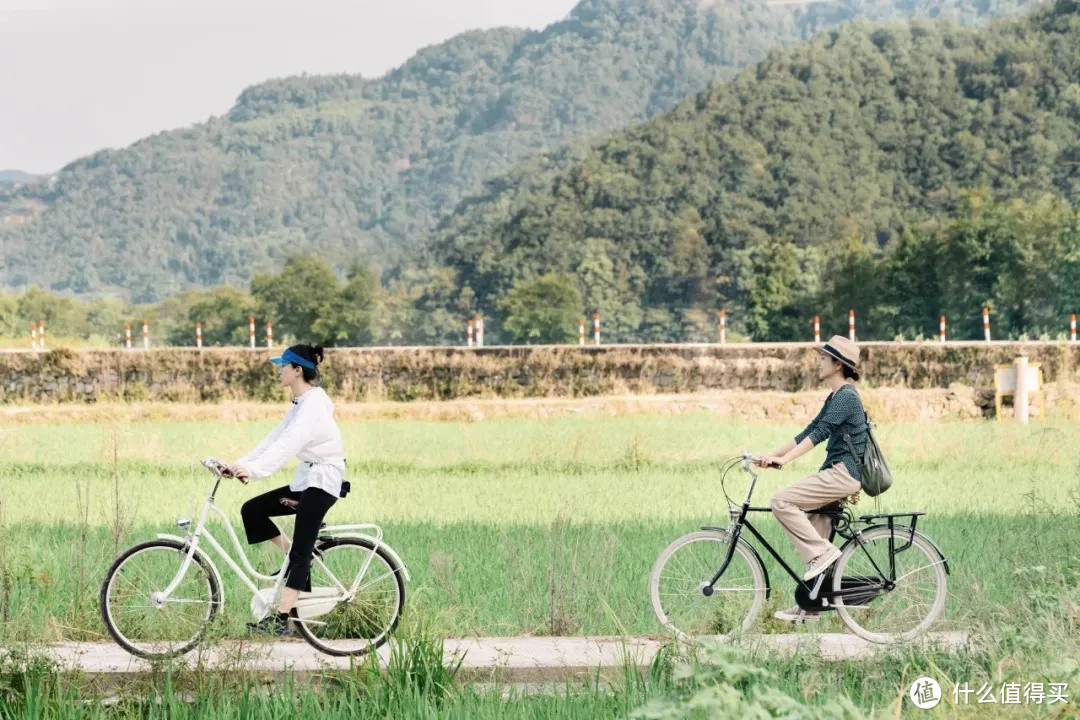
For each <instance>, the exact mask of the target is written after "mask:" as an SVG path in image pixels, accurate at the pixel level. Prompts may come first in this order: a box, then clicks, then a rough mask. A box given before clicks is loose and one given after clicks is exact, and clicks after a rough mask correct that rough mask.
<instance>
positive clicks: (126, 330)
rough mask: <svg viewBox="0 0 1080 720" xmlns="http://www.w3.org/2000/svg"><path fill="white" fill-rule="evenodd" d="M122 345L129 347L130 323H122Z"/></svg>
mask: <svg viewBox="0 0 1080 720" xmlns="http://www.w3.org/2000/svg"><path fill="white" fill-rule="evenodd" d="M124 347H126V348H127V349H128V350H130V349H131V323H124Z"/></svg>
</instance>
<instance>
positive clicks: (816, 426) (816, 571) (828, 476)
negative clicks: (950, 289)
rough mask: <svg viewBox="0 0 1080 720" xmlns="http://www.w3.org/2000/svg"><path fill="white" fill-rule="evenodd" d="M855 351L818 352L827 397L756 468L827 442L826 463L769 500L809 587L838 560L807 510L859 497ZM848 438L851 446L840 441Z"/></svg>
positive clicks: (841, 343) (835, 343)
mask: <svg viewBox="0 0 1080 720" xmlns="http://www.w3.org/2000/svg"><path fill="white" fill-rule="evenodd" d="M858 363H859V346H858V345H857V344H856V343H854V342H853V341H851V340H849V339H847V338H845V337H843V336H841V335H833V336H832V337H831V338H829V342H827V343H826V344H825V345H824V346H823V347H822V348H821V366H820V370H819V375H818V377H819V379H821V380H824V381H825V383H826V384H828V386H829V388H830V389H831V390H832V392H831V393H830V394H829V397H827V398H826V399H825V404H824V405H823V406H822V408H821V411H820V412H819V413H818V414H817V417H815V418H814V420H813V422H811V423H810V424H809V425H808V426H807V427H806V429H805V430H803V431H802V432H801V433H799V434H798V435H796V436H795V438H794V439H793V440H789V441H788V442H787V443H785V444H784V445H783V446H782V447H781V448H780V449H778V450H777V451H776V452H774V453H772V454H771V455H767V456H764V457H762V458H760V459H759V460H758V461H757V464H758V466H759V467H773V468H780V467H783V466H784V465H787V464H788V463H789V462H791V461H792V460H795V459H796V458H798V457H801V456H802V455H805V454H806V453H808V452H810V451H811V450H813V449H814V446H815V445H817V444H818V443H820V442H822V441H823V440H826V439H828V441H829V443H828V445H827V446H826V455H825V463H824V464H823V465H822V466H821V469H820V470H818V472H816V473H814V474H812V475H808V476H807V477H805V478H803V479H802V480H800V481H799V482H797V483H795V484H794V485H791V486H789V487H787V488H785V489H783V490H781V491H780V492H778V493H777V494H776V495H774V496H773V499H772V503H771V506H772V511H773V515H774V516H775V517H776V519H777V521H779V523H780V524H781V525H782V526H783V528H784V530H786V531H787V533H788V535H790V536H791V539H792V542H794V544H795V549H796V550H798V552H799V555H800V556H802V559H803V561H804V562H806V574H805V575H803V580H804V581H806V582H809V581H811V580H813V579H815V578H816V577H818V576H819V575H821V574H822V573H823V572H825V571H826V570H828V569H829V567H830V566H831V565H832V564H833V563H835V562H836V561H837V559H839V557H840V548H838V547H836V546H835V545H833V544H832V542H830V539H829V537H830V531H831V530H832V521H831V519H830V518H829V516H828V515H824V514H814V515H808V514H807V511H810V510H817V509H818V508H820V507H823V506H825V505H829V504H830V503H834V502H837V501H841V500H844V499H846V498H848V497H850V496H853V495H856V494H857V493H858V492H859V488H860V484H859V480H860V471H859V460H858V458H857V457H856V456H854V455H852V453H851V448H852V447H854V449H855V452H857V453H860V454H861V453H862V452H863V451H864V450H865V449H866V413H865V412H864V410H863V404H862V399H861V398H860V397H859V393H858V391H857V390H856V389H855V385H854V383H855V382H856V381H858V379H859V370H858ZM845 435H847V436H848V437H849V438H850V445H849V444H848V442H847V441H846V440H845V437H844V436H845ZM821 615H822V613H821V612H815V611H808V610H804V609H802V608H800V607H799V606H798V605H796V606H795V607H793V608H790V609H788V610H781V611H780V612H777V613H776V615H775V617H777V618H778V619H780V620H787V621H791V622H805V621H807V620H817V619H819V618H820V617H821Z"/></svg>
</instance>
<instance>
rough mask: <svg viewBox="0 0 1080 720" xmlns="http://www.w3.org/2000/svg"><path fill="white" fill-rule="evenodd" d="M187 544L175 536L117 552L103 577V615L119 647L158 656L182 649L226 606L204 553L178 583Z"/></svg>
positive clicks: (193, 642) (194, 559) (195, 641)
mask: <svg viewBox="0 0 1080 720" xmlns="http://www.w3.org/2000/svg"><path fill="white" fill-rule="evenodd" d="M187 554H188V546H187V545H185V544H184V543H181V542H177V541H175V540H151V541H149V542H144V543H140V544H138V545H136V546H134V547H132V548H131V549H129V550H127V551H125V552H124V553H123V554H122V555H120V557H118V558H116V560H115V561H114V562H113V564H112V566H111V567H110V568H109V570H108V572H106V573H105V580H104V581H103V582H102V583H101V595H100V605H101V619H102V621H103V622H104V623H105V628H106V629H107V630H108V631H109V634H110V635H112V637H113V639H114V640H116V642H117V643H118V644H119V645H120V647H122V648H124V649H125V650H127V651H128V652H129V653H131V654H132V655H137V656H139V657H142V658H148V659H159V658H169V657H174V656H177V655H183V654H184V653H186V652H188V651H189V650H191V649H192V648H194V647H195V646H196V645H197V644H198V643H199V640H201V639H202V636H203V634H204V633H205V632H206V628H207V627H208V626H209V625H210V622H211V621H212V620H213V619H214V615H215V614H217V611H218V609H219V607H220V606H221V589H220V588H219V587H218V582H217V577H216V576H215V575H214V573H213V572H211V570H210V568H209V566H208V565H207V563H206V561H205V560H203V558H202V556H201V555H200V554H199V553H196V554H195V555H194V556H193V557H192V558H191V563H190V564H189V565H188V567H187V570H186V571H185V572H184V576H183V578H181V580H180V582H179V584H178V585H177V586H176V588H175V589H174V590H173V591H172V592H171V593H169V595H168V597H165V596H164V595H163V592H164V590H165V589H166V588H168V586H169V585H170V584H172V582H173V580H174V579H175V578H176V576H177V575H178V574H179V573H180V570H181V568H182V567H183V564H184V561H185V560H186V559H187Z"/></svg>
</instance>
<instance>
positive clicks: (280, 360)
mask: <svg viewBox="0 0 1080 720" xmlns="http://www.w3.org/2000/svg"><path fill="white" fill-rule="evenodd" d="M270 362H272V363H274V364H275V365H284V364H285V363H290V364H292V365H299V366H300V367H302V368H307V369H308V370H314V369H315V363H313V362H311V361H310V360H305V359H304V358H302V357H300V356H299V355H297V354H296V353H294V352H293V351H292V350H286V351H285V352H283V353H281V355H279V356H278V357H275V358H270Z"/></svg>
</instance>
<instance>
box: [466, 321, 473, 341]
mask: <svg viewBox="0 0 1080 720" xmlns="http://www.w3.org/2000/svg"><path fill="white" fill-rule="evenodd" d="M467 337H468V338H469V347H472V346H473V321H472V320H470V321H469V329H468V332H467Z"/></svg>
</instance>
